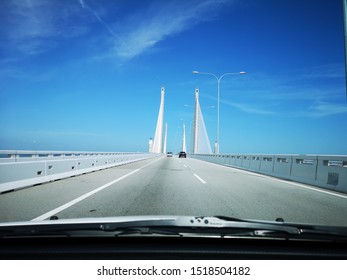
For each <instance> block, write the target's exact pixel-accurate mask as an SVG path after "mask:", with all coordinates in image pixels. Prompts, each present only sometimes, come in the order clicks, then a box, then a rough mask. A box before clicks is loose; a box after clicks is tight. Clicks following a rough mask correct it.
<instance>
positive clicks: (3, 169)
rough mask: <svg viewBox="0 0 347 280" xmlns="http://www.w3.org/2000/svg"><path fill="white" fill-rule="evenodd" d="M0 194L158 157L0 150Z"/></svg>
mask: <svg viewBox="0 0 347 280" xmlns="http://www.w3.org/2000/svg"><path fill="white" fill-rule="evenodd" d="M0 156H1V157H0V193H2V192H6V191H10V190H15V189H20V188H24V187H28V186H32V185H36V184H41V183H45V182H49V181H54V180H58V179H62V178H67V177H71V176H76V175H80V174H84V173H88V172H93V171H97V170H101V169H105V168H110V167H114V166H118V165H123V164H127V163H131V162H135V161H139V160H143V159H147V158H151V157H155V156H158V154H150V153H91V152H54V151H51V152H50V151H43V152H42V151H8V150H6V151H4V150H3V151H0Z"/></svg>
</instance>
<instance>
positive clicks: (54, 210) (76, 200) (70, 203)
mask: <svg viewBox="0 0 347 280" xmlns="http://www.w3.org/2000/svg"><path fill="white" fill-rule="evenodd" d="M161 159H163V157H160V158H159V159H157V160H155V161H152V162H150V163H148V164H146V165H144V166H142V167H140V168H138V169H136V170H134V171H131V172H129V173H127V174H125V175H123V176H121V177H119V178H117V179H115V180H113V181H111V182H109V183H107V184H104V185H102V186H101V187H98V188H97V189H95V190H92V191H90V192H88V193H86V194H84V195H81V196H79V197H77V198H75V199H73V200H71V201H70V202H67V203H65V204H63V205H61V206H59V207H57V208H55V209H53V210H51V211H49V212H47V213H45V214H43V215H41V216H38V217H36V218H35V219H32V221H42V220H45V219H47V218H49V217H51V216H53V215H55V214H57V213H59V212H61V211H63V210H65V209H67V208H69V207H71V206H73V205H75V204H76V203H78V202H80V201H82V200H84V199H86V198H88V197H90V196H92V195H93V194H96V193H97V192H99V191H102V190H103V189H106V188H107V187H109V186H111V185H113V184H115V183H117V182H119V181H121V180H123V179H125V178H127V177H129V176H130V175H133V174H134V173H136V172H138V171H140V170H141V169H144V168H146V167H147V166H149V165H151V164H153V163H155V162H157V161H159V160H161Z"/></svg>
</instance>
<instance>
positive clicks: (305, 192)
mask: <svg viewBox="0 0 347 280" xmlns="http://www.w3.org/2000/svg"><path fill="white" fill-rule="evenodd" d="M193 124H194V127H193V132H194V133H193V135H194V136H193V137H194V140H193V141H192V143H193V145H194V146H193V149H191V150H192V152H188V153H187V158H178V157H177V156H174V157H166V155H165V153H164V152H165V147H166V137H163V136H164V135H166V132H167V125H166V126H165V127H166V132H165V133H164V89H163V88H162V90H161V102H160V109H159V114H158V122H157V126H156V133H155V136H154V140H153V141H152V140H151V141H152V142H150V145H149V152H143V153H132V152H129V153H114V152H112V153H111V152H81V151H65V152H62V151H14V150H2V151H0V222H6V221H23V220H45V219H50V218H52V217H54V216H57V217H58V218H60V219H62V218H80V217H81V218H82V217H105V216H133V215H135V216H136V215H196V216H205V215H208V216H211V214H212V215H225V216H234V217H241V218H248V219H260V220H271V221H274V220H276V219H277V218H283V219H284V221H286V222H300V223H315V224H327V225H344V226H347V219H346V213H347V156H342V155H341V156H338V155H332V156H323V155H275V154H272V155H252V154H212V153H211V147H210V143H209V141H208V136H207V131H206V127H205V126H204V122H203V117H202V112H201V108H200V105H199V101H198V90H196V95H195V114H194V121H193ZM182 137H183V140H182V150H185V149H186V139H185V128H184V127H183V136H182Z"/></svg>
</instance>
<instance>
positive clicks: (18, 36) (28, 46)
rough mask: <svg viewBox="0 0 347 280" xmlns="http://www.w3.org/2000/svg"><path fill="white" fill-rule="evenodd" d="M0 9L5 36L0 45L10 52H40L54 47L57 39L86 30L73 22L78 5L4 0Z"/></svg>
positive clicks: (42, 0)
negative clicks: (3, 15) (2, 11)
mask: <svg viewBox="0 0 347 280" xmlns="http://www.w3.org/2000/svg"><path fill="white" fill-rule="evenodd" d="M0 8H1V9H2V10H5V11H6V14H5V15H6V16H5V17H2V19H1V22H0V23H1V25H2V28H1V30H0V31H1V34H2V36H3V38H5V39H6V41H5V43H4V44H2V46H1V48H2V49H5V50H6V51H7V52H9V53H11V54H13V55H15V54H20V55H36V54H40V53H43V52H46V51H47V50H50V49H52V48H54V47H56V46H57V42H56V41H55V39H57V38H59V39H61V38H65V39H68V38H71V37H74V36H79V35H81V34H85V33H86V32H87V29H86V28H85V27H84V26H82V25H78V24H75V23H76V18H77V17H78V9H77V5H72V4H71V3H67V2H65V1H64V3H62V2H61V1H57V0H50V1H45V0H27V1H21V0H18V1H10V2H6V1H5V3H1V4H0ZM72 18H75V21H74V23H73V24H72V21H71V19H72Z"/></svg>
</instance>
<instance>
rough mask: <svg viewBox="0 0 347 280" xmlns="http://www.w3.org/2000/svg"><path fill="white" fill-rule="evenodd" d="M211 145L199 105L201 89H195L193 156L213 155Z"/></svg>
mask: <svg viewBox="0 0 347 280" xmlns="http://www.w3.org/2000/svg"><path fill="white" fill-rule="evenodd" d="M211 153H212V150H211V144H210V140H209V138H208V134H207V130H206V126H205V122H204V118H203V116H202V112H201V107H200V103H199V89H198V88H196V89H195V110H194V121H193V154H211Z"/></svg>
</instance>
